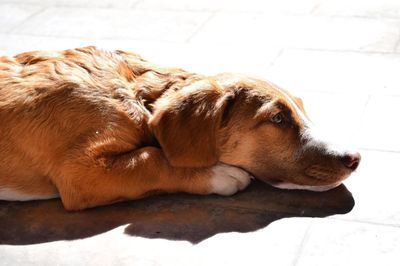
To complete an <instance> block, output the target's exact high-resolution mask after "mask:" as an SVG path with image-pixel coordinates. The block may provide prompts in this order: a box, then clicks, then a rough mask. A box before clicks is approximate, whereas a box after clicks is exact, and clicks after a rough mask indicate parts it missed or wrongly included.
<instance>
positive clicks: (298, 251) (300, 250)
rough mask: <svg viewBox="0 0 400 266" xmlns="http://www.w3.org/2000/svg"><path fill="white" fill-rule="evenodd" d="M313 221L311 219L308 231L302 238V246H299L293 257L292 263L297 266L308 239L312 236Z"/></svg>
mask: <svg viewBox="0 0 400 266" xmlns="http://www.w3.org/2000/svg"><path fill="white" fill-rule="evenodd" d="M313 223H314V222H313V221H312V220H311V222H310V224H309V225H308V227H307V229H306V232H305V233H304V236H303V239H302V240H301V243H300V246H299V248H298V250H297V253H296V255H295V257H294V259H293V263H292V265H293V266H296V265H297V264H298V263H299V259H300V257H301V255H302V253H303V251H304V248H305V246H306V245H307V243H308V240H309V238H310V235H311V231H312V226H313Z"/></svg>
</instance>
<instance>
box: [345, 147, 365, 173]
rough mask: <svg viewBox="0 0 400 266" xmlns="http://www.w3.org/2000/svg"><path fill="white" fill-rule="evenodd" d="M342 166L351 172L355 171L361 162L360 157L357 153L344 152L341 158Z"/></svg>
mask: <svg viewBox="0 0 400 266" xmlns="http://www.w3.org/2000/svg"><path fill="white" fill-rule="evenodd" d="M341 160H342V163H343V164H344V166H346V167H347V168H349V169H351V170H353V171H354V170H356V169H357V167H358V165H359V164H360V161H361V155H360V153H358V152H346V154H345V155H344V156H343V157H342V158H341Z"/></svg>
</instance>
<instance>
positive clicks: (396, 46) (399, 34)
mask: <svg viewBox="0 0 400 266" xmlns="http://www.w3.org/2000/svg"><path fill="white" fill-rule="evenodd" d="M399 46H400V29H399V33H398V38H397V41H396V42H395V43H394V47H393V53H396V51H397V48H398V47H399Z"/></svg>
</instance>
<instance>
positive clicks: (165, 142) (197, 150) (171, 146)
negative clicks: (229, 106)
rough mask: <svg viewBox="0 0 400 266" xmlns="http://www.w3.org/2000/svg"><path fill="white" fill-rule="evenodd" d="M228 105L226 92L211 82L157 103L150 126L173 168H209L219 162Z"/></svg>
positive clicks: (197, 84) (189, 86)
mask: <svg viewBox="0 0 400 266" xmlns="http://www.w3.org/2000/svg"><path fill="white" fill-rule="evenodd" d="M225 98H226V97H225ZM225 103H226V101H225V100H224V93H223V92H222V89H221V88H220V87H219V86H218V85H217V84H214V83H213V82H212V81H210V80H200V81H196V82H194V83H192V84H190V85H188V86H186V87H184V88H182V89H181V90H179V91H177V92H174V93H171V94H170V95H168V96H164V97H163V98H162V99H160V100H158V101H157V102H156V104H155V108H154V115H153V117H152V119H151V121H150V126H151V128H152V130H153V132H154V135H155V136H156V138H157V140H158V142H159V143H160V145H161V148H162V150H163V151H164V153H165V155H166V157H167V159H168V161H169V162H170V164H171V165H173V166H176V167H207V166H211V165H214V164H216V163H217V161H218V150H217V147H216V146H217V136H218V129H219V126H220V123H221V121H220V120H221V117H222V113H223V108H224V104H225Z"/></svg>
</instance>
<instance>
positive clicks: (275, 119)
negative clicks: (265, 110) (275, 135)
mask: <svg viewBox="0 0 400 266" xmlns="http://www.w3.org/2000/svg"><path fill="white" fill-rule="evenodd" d="M284 120H285V116H284V115H283V113H282V112H280V113H277V114H276V115H274V116H273V117H271V122H272V123H275V124H282V123H283V121H284Z"/></svg>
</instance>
